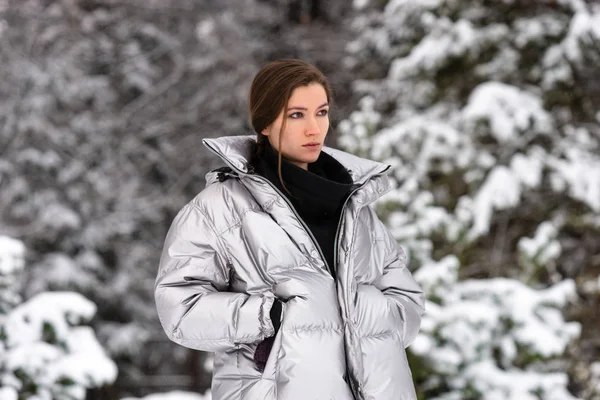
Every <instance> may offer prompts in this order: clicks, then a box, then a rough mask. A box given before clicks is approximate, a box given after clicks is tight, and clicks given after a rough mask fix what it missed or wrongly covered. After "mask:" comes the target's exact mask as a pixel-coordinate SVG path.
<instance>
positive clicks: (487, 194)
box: [0, 0, 600, 400]
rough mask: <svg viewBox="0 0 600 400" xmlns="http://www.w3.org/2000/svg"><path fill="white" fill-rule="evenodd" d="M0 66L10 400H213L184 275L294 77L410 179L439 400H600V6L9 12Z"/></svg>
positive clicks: (352, 147)
mask: <svg viewBox="0 0 600 400" xmlns="http://www.w3.org/2000/svg"><path fill="white" fill-rule="evenodd" d="M0 57H1V59H0V62H1V64H0V65H1V66H0V76H1V79H0V94H1V96H0V110H1V112H0V399H2V400H17V399H18V400H24V399H29V400H34V399H35V400H46V399H59V400H63V399H65V400H66V399H92V400H95V399H102V400H105V399H106V400H113V399H126V398H127V399H133V398H145V399H147V400H165V399H167V398H168V399H177V400H186V399H189V400H199V399H208V398H209V397H210V396H209V395H203V393H204V392H205V391H206V389H207V388H208V387H209V385H210V370H211V362H212V360H211V357H210V356H209V355H207V354H204V353H200V352H196V351H191V350H187V349H185V348H183V347H180V346H177V345H175V344H172V343H170V342H169V341H168V339H167V338H166V336H165V334H164V333H163V331H162V329H161V328H160V325H159V323H158V320H157V317H156V312H155V306H154V301H153V295H152V290H153V284H154V278H155V274H156V271H157V263H158V257H159V252H160V250H161V246H162V242H163V240H164V236H165V234H166V230H167V229H168V227H169V224H170V222H171V220H172V218H173V217H174V215H175V213H176V212H177V211H178V210H179V208H180V207H181V206H182V205H183V204H184V203H186V202H187V201H188V200H189V199H191V198H192V197H193V196H194V195H195V194H196V193H197V192H199V191H200V190H202V188H203V187H204V182H205V181H204V174H205V173H206V172H208V171H209V170H210V169H211V168H215V167H218V166H220V164H219V161H218V160H217V159H215V157H212V156H211V155H209V154H208V152H207V151H206V150H205V148H204V147H203V146H202V144H201V139H203V138H205V137H212V136H221V135H235V134H246V133H249V129H250V128H249V124H248V121H247V110H246V107H247V102H246V98H247V93H248V89H249V86H250V83H251V80H252V77H253V76H254V74H255V73H256V72H257V71H258V69H259V68H260V66H261V65H262V64H263V63H265V62H267V61H270V60H272V59H276V58H281V57H296V58H302V59H305V60H307V61H309V62H312V63H314V64H316V65H317V66H318V67H319V68H321V69H322V70H323V72H324V73H325V74H326V75H327V76H328V77H329V78H330V80H331V82H332V84H333V87H334V94H335V96H336V97H335V102H336V107H335V110H334V113H333V115H332V117H333V121H332V122H333V129H332V132H331V134H330V136H329V137H328V143H327V144H329V145H330V146H334V147H339V148H342V149H344V150H346V151H350V152H353V153H355V154H358V155H361V156H365V157H368V158H372V159H377V160H380V161H382V162H386V163H390V164H392V165H393V166H394V170H393V172H392V175H393V181H394V183H395V189H394V190H393V191H392V192H390V193H389V194H387V195H385V197H384V198H382V199H381V201H379V202H378V203H377V204H375V207H377V211H378V213H379V215H380V216H381V218H382V219H383V220H384V221H386V223H387V224H388V226H389V227H390V229H391V230H392V232H393V233H394V235H395V236H396V238H397V239H398V241H399V243H400V244H402V245H403V246H404V248H405V249H406V250H407V251H408V253H409V255H410V260H411V264H410V268H411V270H412V271H413V273H414V275H415V277H416V278H417V280H418V281H419V282H420V283H421V284H422V285H423V287H424V289H425V291H426V293H427V296H428V302H427V312H426V315H425V318H424V320H423V326H422V330H421V333H420V335H419V337H418V339H417V340H416V341H415V343H414V344H413V345H412V346H411V347H410V348H409V349H408V352H409V360H410V363H411V366H412V371H413V378H414V380H415V383H416V385H417V391H418V393H419V398H420V399H428V400H429V399H436V400H463V399H464V400H477V399H489V400H500V399H506V400H509V399H510V400H529V399H531V400H533V399H539V400H570V399H594V400H597V399H600V361H599V360H600V322H599V321H600V278H599V272H600V68H599V67H598V66H599V65H600V2H599V1H597V0H587V1H585V0H494V1H492V0H462V1H461V0H353V1H350V0H329V1H325V0H321V1H318V0H220V1H218V2H217V1H200V0H197V1H191V0H177V1H175V0H171V1H168V0H143V1H142V0H61V1H58V0H57V1H50V0H13V1H11V0H0ZM184 392H185V393H184ZM161 393H162V394H161Z"/></svg>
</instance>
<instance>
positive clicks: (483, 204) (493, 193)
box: [468, 166, 521, 240]
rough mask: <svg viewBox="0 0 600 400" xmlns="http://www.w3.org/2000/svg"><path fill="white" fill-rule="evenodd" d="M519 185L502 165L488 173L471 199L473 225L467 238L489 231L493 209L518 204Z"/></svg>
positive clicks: (470, 238)
mask: <svg viewBox="0 0 600 400" xmlns="http://www.w3.org/2000/svg"><path fill="white" fill-rule="evenodd" d="M520 196H521V185H520V183H519V181H518V179H517V178H516V177H515V175H514V174H513V173H512V172H511V171H510V170H509V169H508V168H506V167H504V166H497V167H495V168H494V169H492V171H491V172H490V173H489V175H488V177H487V178H486V180H485V182H484V183H483V185H482V186H481V189H480V190H479V191H478V193H477V194H476V195H475V198H474V201H473V218H474V221H473V227H472V228H471V229H470V231H469V234H468V240H474V239H476V238H477V237H479V236H481V235H485V234H487V233H488V231H489V227H490V224H491V219H492V216H493V214H494V210H503V209H507V208H511V207H515V206H517V205H518V204H519V200H520Z"/></svg>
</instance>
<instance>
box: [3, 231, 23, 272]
mask: <svg viewBox="0 0 600 400" xmlns="http://www.w3.org/2000/svg"><path fill="white" fill-rule="evenodd" d="M24 257H25V245H24V244H23V242H21V241H19V240H16V239H13V238H11V237H8V236H2V235H0V277H5V276H8V275H15V274H17V273H19V272H20V271H22V270H23V267H24V266H25V258H24Z"/></svg>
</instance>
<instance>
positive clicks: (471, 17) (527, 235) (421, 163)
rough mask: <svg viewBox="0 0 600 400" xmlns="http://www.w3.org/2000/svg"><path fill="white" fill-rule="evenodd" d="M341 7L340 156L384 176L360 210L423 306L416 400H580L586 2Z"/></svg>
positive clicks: (598, 74) (400, 2) (596, 198)
mask: <svg viewBox="0 0 600 400" xmlns="http://www.w3.org/2000/svg"><path fill="white" fill-rule="evenodd" d="M354 6H355V8H356V9H358V10H360V12H359V14H358V16H357V17H356V19H355V29H356V30H357V32H359V36H358V38H357V39H356V40H355V41H353V42H352V43H350V44H349V46H348V51H349V53H350V55H349V56H348V57H347V58H346V59H345V60H344V63H345V65H346V66H347V67H348V68H350V69H352V70H354V71H356V72H357V73H359V72H360V73H361V74H362V76H364V79H359V80H357V81H356V83H355V85H354V90H355V92H356V93H357V94H359V95H361V96H362V99H361V101H360V104H359V107H358V109H357V110H356V111H355V112H353V113H352V114H351V115H350V116H349V118H348V119H346V120H344V121H342V123H341V124H340V126H339V128H340V132H341V136H340V145H341V146H342V147H343V148H345V149H346V150H349V151H352V152H355V153H357V154H360V155H364V156H367V157H370V158H373V159H377V160H380V161H383V162H385V163H389V164H392V165H393V166H394V167H395V168H394V176H393V181H394V183H395V187H394V189H393V190H392V191H391V192H390V193H388V194H386V195H385V196H384V198H382V199H381V201H380V202H378V203H377V204H376V205H375V206H376V207H377V209H378V211H379V213H380V215H381V216H382V217H383V218H385V220H386V221H387V223H388V225H389V226H390V228H391V229H392V231H393V232H394V234H395V236H396V238H397V239H398V241H399V242H400V243H401V244H402V245H404V246H405V247H406V249H407V250H408V251H409V255H410V260H411V266H412V267H413V268H419V269H418V270H417V271H416V274H415V275H416V276H417V279H418V280H419V281H420V282H421V283H422V284H423V285H424V287H425V288H426V289H427V294H428V296H429V301H428V304H427V305H428V309H427V310H428V311H427V313H426V316H425V319H424V325H423V330H422V334H421V336H420V337H419V338H418V339H417V340H416V341H415V344H414V346H413V347H412V348H411V361H412V362H413V365H415V366H416V367H415V371H413V372H415V377H416V379H417V383H418V391H419V393H420V396H421V397H422V398H426V399H445V400H449V399H484V398H485V399H515V400H516V399H530V398H531V399H568V398H574V396H580V395H583V394H584V392H585V393H586V396H591V395H589V393H592V392H591V390H592V389H590V388H589V382H591V381H590V380H589V379H588V378H589V374H588V373H582V372H581V371H587V370H589V368H590V364H591V361H593V360H594V359H597V358H598V352H597V350H596V351H590V352H583V351H582V350H581V349H582V348H584V347H586V348H590V347H591V343H590V339H591V337H590V336H587V335H590V333H588V334H587V335H585V334H584V332H595V333H596V335H597V334H598V331H597V328H595V330H594V328H593V327H590V328H588V329H586V327H587V326H588V325H591V319H590V318H586V313H592V312H595V311H593V309H590V308H587V309H586V308H585V307H582V306H578V307H577V309H575V307H571V306H572V305H573V304H575V303H576V302H578V301H579V299H580V297H579V296H580V295H581V294H582V291H583V290H584V286H585V285H584V283H586V282H590V281H592V280H593V281H595V280H596V277H597V276H598V272H599V270H600V268H599V267H600V264H598V259H597V257H596V256H595V255H596V254H598V253H599V252H600V243H599V242H598V241H597V240H593V239H592V238H593V237H597V235H598V233H600V124H599V122H600V112H598V110H600V90H598V89H599V88H600V87H599V86H598V82H600V69H598V68H594V67H592V65H598V62H599V61H600V47H599V45H598V44H599V43H600V30H599V29H598V27H600V5H599V4H597V3H592V2H584V1H578V0H559V1H550V0H548V1H538V2H525V1H518V0H516V1H503V2H491V1H486V0H475V1H470V2H459V1H455V0H427V1H412V0H389V1H369V0H364V1H362V0H361V1H359V0H356V1H355V2H354ZM590 296H593V298H596V299H597V298H598V297H597V296H598V292H597V291H596V292H595V293H591V292H590ZM590 303H594V302H593V301H590ZM596 304H597V303H596ZM575 310H577V311H575ZM579 310H581V311H579ZM563 313H566V317H565V316H564V315H563ZM572 319H578V320H579V321H580V322H581V324H582V325H583V329H582V326H581V325H579V324H578V323H576V322H568V321H569V320H572ZM586 343H589V344H587V345H586ZM592 348H593V347H592ZM584 388H585V389H584ZM569 390H571V392H570V391H569ZM596 395H598V393H597V392H596ZM589 398H591V397H589Z"/></svg>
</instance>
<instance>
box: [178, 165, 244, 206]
mask: <svg viewBox="0 0 600 400" xmlns="http://www.w3.org/2000/svg"><path fill="white" fill-rule="evenodd" d="M205 178H206V185H205V187H204V188H203V189H202V190H201V191H200V192H199V193H198V194H196V196H194V197H193V198H192V199H191V200H190V202H189V203H188V204H189V205H192V206H196V207H198V208H199V209H200V210H201V211H203V212H204V213H206V214H208V215H211V214H212V215H214V214H215V213H218V212H226V211H233V210H232V207H235V208H238V207H239V205H240V204H247V203H248V202H250V201H251V198H250V197H251V196H250V195H249V192H248V190H247V189H246V188H245V187H244V185H243V184H242V183H241V182H240V179H239V177H238V175H237V174H236V173H235V172H234V171H233V170H232V169H231V168H230V167H221V168H217V169H214V170H212V171H210V172H208V173H207V174H206V177H205Z"/></svg>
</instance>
